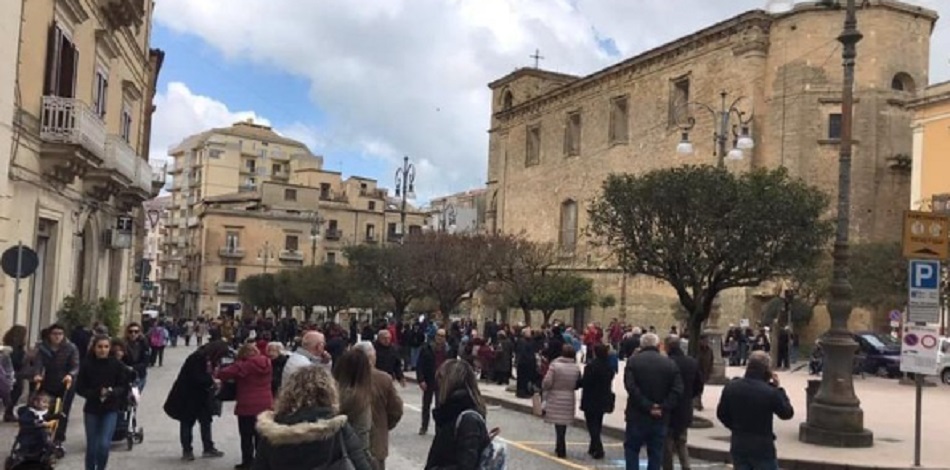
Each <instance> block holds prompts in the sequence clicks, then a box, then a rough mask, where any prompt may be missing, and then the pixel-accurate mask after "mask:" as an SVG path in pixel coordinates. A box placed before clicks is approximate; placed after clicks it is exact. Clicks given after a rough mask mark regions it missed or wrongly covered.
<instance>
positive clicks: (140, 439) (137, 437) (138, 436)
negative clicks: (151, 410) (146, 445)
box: [135, 428, 145, 444]
mask: <svg viewBox="0 0 950 470" xmlns="http://www.w3.org/2000/svg"><path fill="white" fill-rule="evenodd" d="M135 440H136V441H138V443H139V444H141V443H142V442H144V441H145V428H139V432H137V433H135Z"/></svg>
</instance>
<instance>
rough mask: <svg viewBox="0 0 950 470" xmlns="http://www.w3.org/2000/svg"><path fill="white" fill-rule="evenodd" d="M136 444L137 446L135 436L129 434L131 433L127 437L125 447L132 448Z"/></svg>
mask: <svg viewBox="0 0 950 470" xmlns="http://www.w3.org/2000/svg"><path fill="white" fill-rule="evenodd" d="M134 446H135V437H134V436H132V435H131V434H129V435H128V436H127V437H126V438H125V448H126V449H127V450H132V447H134Z"/></svg>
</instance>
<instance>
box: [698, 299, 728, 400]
mask: <svg viewBox="0 0 950 470" xmlns="http://www.w3.org/2000/svg"><path fill="white" fill-rule="evenodd" d="M721 316H722V302H721V301H720V300H719V297H718V296H717V297H716V299H715V300H713V303H712V309H711V310H710V312H709V319H708V320H706V328H705V329H704V330H703V337H704V338H706V339H707V340H708V341H709V347H710V348H712V351H713V367H712V374H711V375H710V376H709V379H708V380H706V383H707V384H709V385H725V384H726V382H727V381H728V380H729V379H728V378H727V377H726V360H725V358H723V357H722V331H721V330H720V329H719V318H720V317H721Z"/></svg>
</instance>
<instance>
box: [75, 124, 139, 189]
mask: <svg viewBox="0 0 950 470" xmlns="http://www.w3.org/2000/svg"><path fill="white" fill-rule="evenodd" d="M136 160H138V156H137V155H136V154H135V150H134V149H133V148H132V147H131V146H130V145H129V144H128V143H127V142H126V141H125V140H123V139H122V137H120V136H117V135H109V136H108V137H106V146H105V153H104V154H103V158H102V164H101V165H99V166H98V167H96V168H92V169H90V170H89V172H88V173H87V174H86V176H85V179H84V181H83V182H84V183H85V186H86V190H87V192H88V193H89V194H90V195H91V196H92V197H93V198H95V199H98V200H100V201H108V200H109V198H110V197H112V196H115V195H116V194H119V192H120V191H122V190H124V189H126V188H128V187H129V185H130V184H131V183H133V182H134V181H135V176H136V174H135V171H136Z"/></svg>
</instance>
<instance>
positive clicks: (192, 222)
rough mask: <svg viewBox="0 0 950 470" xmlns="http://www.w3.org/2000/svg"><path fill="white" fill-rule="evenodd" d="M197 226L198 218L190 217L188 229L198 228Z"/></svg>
mask: <svg viewBox="0 0 950 470" xmlns="http://www.w3.org/2000/svg"><path fill="white" fill-rule="evenodd" d="M197 226H198V216H195V215H193V216H191V217H188V228H191V227H197Z"/></svg>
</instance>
